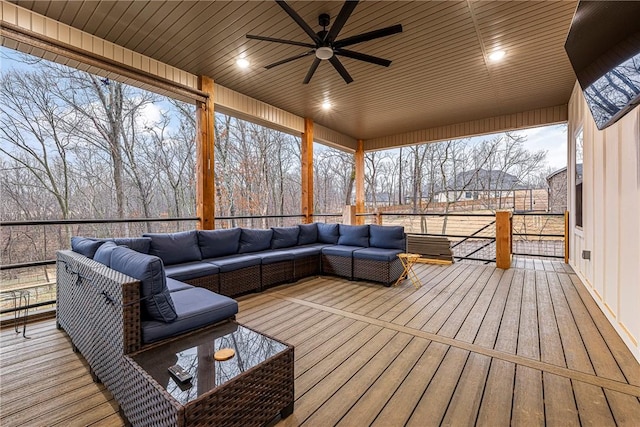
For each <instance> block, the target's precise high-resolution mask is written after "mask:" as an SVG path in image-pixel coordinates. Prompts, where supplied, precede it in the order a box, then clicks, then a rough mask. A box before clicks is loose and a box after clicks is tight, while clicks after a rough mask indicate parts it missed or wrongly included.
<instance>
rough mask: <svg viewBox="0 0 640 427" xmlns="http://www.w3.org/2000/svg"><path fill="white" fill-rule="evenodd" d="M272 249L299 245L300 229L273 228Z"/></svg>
mask: <svg viewBox="0 0 640 427" xmlns="http://www.w3.org/2000/svg"><path fill="white" fill-rule="evenodd" d="M271 229H272V230H273V236H272V237H271V249H281V248H290V247H291V246H295V245H297V244H298V234H300V229H299V228H298V227H297V226H296V227H272V228H271Z"/></svg>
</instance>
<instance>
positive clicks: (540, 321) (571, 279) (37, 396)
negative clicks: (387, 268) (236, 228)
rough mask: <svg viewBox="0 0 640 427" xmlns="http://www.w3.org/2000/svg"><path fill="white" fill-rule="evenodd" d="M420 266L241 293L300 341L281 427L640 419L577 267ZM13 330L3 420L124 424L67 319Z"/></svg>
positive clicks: (622, 362) (631, 375) (256, 323)
mask: <svg viewBox="0 0 640 427" xmlns="http://www.w3.org/2000/svg"><path fill="white" fill-rule="evenodd" d="M516 265H517V268H512V269H510V270H507V271H502V270H498V269H495V268H493V267H487V266H482V265H474V264H464V263H458V264H454V265H453V266H428V265H420V266H418V273H419V276H420V278H421V280H422V282H423V283H424V285H423V287H422V288H420V289H419V290H414V289H413V287H412V286H411V284H410V283H409V282H405V284H404V285H402V286H400V287H398V288H385V287H381V286H380V285H373V284H369V283H365V282H349V281H347V280H343V279H337V278H328V277H321V278H314V279H307V280H305V281H303V282H300V283H297V284H292V285H284V286H280V287H277V288H274V289H271V290H269V291H267V292H264V293H261V294H256V295H251V296H247V297H244V298H242V299H241V300H240V314H239V316H238V320H239V321H240V322H241V323H245V324H247V325H249V326H251V327H254V328H256V329H258V330H261V331H263V332H265V333H268V334H270V335H273V336H275V337H277V338H279V339H282V340H284V341H287V342H289V343H291V344H293V345H295V375H296V383H295V389H296V403H295V411H294V413H293V415H291V416H290V417H288V418H287V419H285V420H283V421H280V422H279V423H278V426H296V425H305V426H307V425H308V426H333V425H340V426H366V425H373V426H402V425H409V426H429V425H454V426H466V425H474V424H475V425H487V426H501V425H509V424H513V425H518V426H530V425H545V424H547V425H561V426H571V425H576V426H579V425H595V426H608V425H621V426H627V425H628V426H638V425H640V399H639V398H640V366H639V365H638V363H637V362H636V361H635V359H634V358H633V356H632V355H631V353H630V352H629V351H628V349H627V348H626V347H625V346H624V345H623V343H622V342H621V340H620V338H619V337H618V336H617V334H616V333H615V331H614V330H613V328H612V327H611V325H610V324H609V323H608V322H607V320H606V319H605V317H604V315H603V314H602V313H601V312H600V310H599V309H598V307H597V306H596V305H595V303H594V302H593V300H592V299H591V298H590V296H589V295H588V293H587V291H586V290H585V289H584V288H583V286H582V284H581V283H580V282H579V279H578V278H577V276H576V275H575V274H573V272H572V271H571V269H570V268H569V267H568V266H566V265H564V264H562V263H557V262H550V261H543V260H518V261H517V262H516ZM28 335H30V336H31V337H32V339H31V340H23V339H22V338H21V337H19V336H15V334H14V333H13V332H12V331H11V330H3V331H2V360H1V362H0V381H1V383H0V402H1V403H0V404H1V407H0V409H1V411H2V414H1V416H0V425H3V426H17V425H47V426H49V425H66V426H70V425H105V426H107V425H108V426H111V425H122V420H121V419H120V418H119V417H118V415H117V413H115V403H114V402H113V400H112V399H111V396H110V394H109V393H108V392H107V391H105V390H104V389H103V387H102V386H101V385H97V384H94V383H92V381H91V377H90V376H89V374H88V370H87V367H86V364H85V363H84V361H83V360H82V358H81V357H80V356H78V355H76V354H74V353H72V351H71V346H70V343H69V341H68V338H67V337H66V335H65V334H64V333H63V332H60V331H57V330H56V329H55V322H54V321H46V322H41V323H39V324H35V325H30V326H29V329H28Z"/></svg>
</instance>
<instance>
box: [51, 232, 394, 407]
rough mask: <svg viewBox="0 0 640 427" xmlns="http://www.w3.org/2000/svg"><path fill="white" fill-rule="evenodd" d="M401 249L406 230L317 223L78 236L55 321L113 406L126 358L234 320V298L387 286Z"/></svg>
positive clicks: (60, 257) (60, 278)
mask: <svg viewBox="0 0 640 427" xmlns="http://www.w3.org/2000/svg"><path fill="white" fill-rule="evenodd" d="M405 245H406V243H405V234H404V229H403V228H402V227H389V226H377V225H362V226H351V225H342V224H323V223H313V224H303V225H299V226H294V227H274V228H271V229H269V230H262V229H246V228H233V229H222V230H206V231H205V230H191V231H185V232H179V233H162V234H145V235H143V236H142V237H139V238H125V239H95V238H86V237H74V238H72V241H71V246H72V251H58V253H57V282H58V294H57V322H58V326H59V327H60V328H62V329H64V330H65V331H66V332H67V334H68V335H69V337H70V338H71V341H72V343H73V345H74V348H76V349H77V350H79V351H80V352H81V353H82V354H83V356H84V357H85V359H86V360H87V362H88V363H89V366H90V368H91V372H92V374H93V375H94V377H95V378H99V379H100V380H101V381H102V382H104V383H105V385H106V386H107V387H108V388H109V390H110V391H111V392H112V393H113V394H114V397H116V400H118V399H119V397H120V390H121V387H122V386H123V381H124V379H123V378H122V376H121V369H120V365H119V364H120V361H121V357H122V355H123V354H129V353H132V352H134V351H137V350H139V349H141V348H142V347H143V346H145V345H149V344H152V343H155V342H158V341H160V340H163V339H167V338H170V337H174V336H177V335H180V334H183V333H186V332H188V331H192V330H196V329H199V328H202V327H206V326H209V325H213V324H217V323H220V322H225V321H228V320H232V319H234V318H235V314H236V313H237V312H238V304H237V302H236V301H235V300H234V299H232V297H234V296H238V295H242V294H245V293H248V292H259V291H262V290H264V289H267V288H269V287H272V286H275V285H277V284H280V283H286V282H293V281H297V280H299V279H302V278H304V277H308V276H314V275H318V274H332V275H338V276H342V277H345V278H347V279H350V280H353V279H362V280H368V281H376V282H381V283H383V284H385V285H387V286H389V285H390V284H392V283H393V282H395V280H397V278H398V277H399V276H400V274H401V273H402V271H403V269H402V264H401V263H400V260H399V259H398V257H397V254H399V253H401V252H404V251H405Z"/></svg>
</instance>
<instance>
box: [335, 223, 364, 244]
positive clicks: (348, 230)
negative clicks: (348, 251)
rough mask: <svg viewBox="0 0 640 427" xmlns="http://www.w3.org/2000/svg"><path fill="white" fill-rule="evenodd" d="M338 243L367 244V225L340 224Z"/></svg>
mask: <svg viewBox="0 0 640 427" xmlns="http://www.w3.org/2000/svg"><path fill="white" fill-rule="evenodd" d="M338 244H339V245H345V246H363V247H365V248H366V247H368V246H369V226H368V225H344V224H340V238H339V239H338Z"/></svg>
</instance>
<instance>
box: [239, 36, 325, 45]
mask: <svg viewBox="0 0 640 427" xmlns="http://www.w3.org/2000/svg"><path fill="white" fill-rule="evenodd" d="M246 37H247V38H248V39H252V40H262V41H265V42H274V43H282V44H292V45H294V46H303V47H310V48H314V47H316V46H315V45H313V44H311V43H303V42H297V41H294V40H283V39H274V38H273V37H265V36H254V35H251V34H247V35H246Z"/></svg>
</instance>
